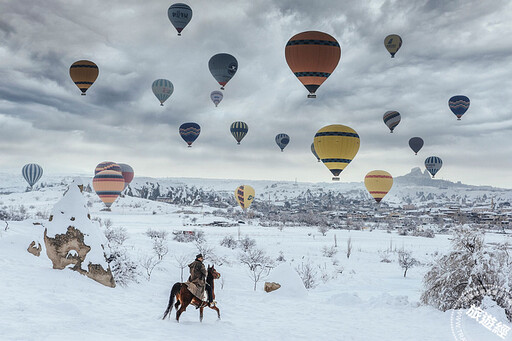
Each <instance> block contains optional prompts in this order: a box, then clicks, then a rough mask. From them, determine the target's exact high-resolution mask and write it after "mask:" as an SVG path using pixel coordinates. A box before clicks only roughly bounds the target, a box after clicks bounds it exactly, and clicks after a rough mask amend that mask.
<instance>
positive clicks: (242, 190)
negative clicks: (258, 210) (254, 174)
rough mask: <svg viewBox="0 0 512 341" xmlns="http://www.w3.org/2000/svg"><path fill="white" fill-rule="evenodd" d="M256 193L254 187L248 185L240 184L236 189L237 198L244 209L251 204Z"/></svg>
mask: <svg viewBox="0 0 512 341" xmlns="http://www.w3.org/2000/svg"><path fill="white" fill-rule="evenodd" d="M254 195H255V192H254V188H252V187H251V186H248V185H242V186H238V188H237V189H236V190H235V199H236V201H237V202H238V205H240V207H241V208H242V209H243V210H244V211H245V210H246V209H248V208H249V206H251V204H252V201H253V200H254Z"/></svg>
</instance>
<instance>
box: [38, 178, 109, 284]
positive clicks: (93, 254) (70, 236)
mask: <svg viewBox="0 0 512 341" xmlns="http://www.w3.org/2000/svg"><path fill="white" fill-rule="evenodd" d="M79 185H81V183H77V181H74V182H73V183H71V185H69V188H68V190H67V191H66V192H65V193H64V196H63V197H62V199H61V200H60V201H59V202H58V203H57V204H55V206H54V207H53V210H52V213H51V215H50V218H49V222H48V223H47V224H45V230H44V244H45V246H46V254H47V255H48V258H50V260H51V261H52V263H53V268H54V269H64V268H66V267H67V268H70V269H71V270H75V271H78V272H79V273H81V274H83V275H85V276H87V277H89V278H91V279H93V280H95V281H96V282H99V283H101V284H103V285H105V286H108V287H112V288H113V287H115V281H114V277H113V275H112V271H111V270H110V266H109V265H108V263H107V261H106V257H105V252H104V246H105V245H108V244H107V240H106V238H105V235H104V234H103V233H102V232H101V231H100V229H99V224H97V223H95V222H93V221H91V219H90V215H89V212H88V210H87V206H86V202H85V199H84V197H83V196H82V193H81V191H80V188H79Z"/></svg>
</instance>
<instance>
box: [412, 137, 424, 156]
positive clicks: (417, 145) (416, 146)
mask: <svg viewBox="0 0 512 341" xmlns="http://www.w3.org/2000/svg"><path fill="white" fill-rule="evenodd" d="M409 147H411V149H412V151H413V152H414V154H415V155H418V152H419V151H420V149H421V148H422V147H423V139H422V138H421V137H412V138H411V139H410V140H409Z"/></svg>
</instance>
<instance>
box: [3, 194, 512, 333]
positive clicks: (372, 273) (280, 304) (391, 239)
mask: <svg viewBox="0 0 512 341" xmlns="http://www.w3.org/2000/svg"><path fill="white" fill-rule="evenodd" d="M63 190H64V187H61V188H45V189H43V190H41V191H38V192H34V193H12V194H9V195H3V196H1V197H0V200H1V201H2V202H3V203H4V205H7V206H9V207H19V205H23V206H24V209H25V210H27V211H28V214H29V215H30V216H32V217H33V216H35V214H36V212H43V214H42V215H44V214H45V213H48V212H49V211H50V210H51V207H52V206H53V205H54V204H55V203H56V202H57V201H58V200H59V199H60V197H61V195H62V192H63ZM85 195H86V196H87V197H90V198H91V199H92V200H93V201H94V204H93V206H92V207H91V208H90V211H91V216H92V218H101V219H102V220H105V219H110V220H111V221H112V223H113V226H114V227H124V228H125V229H126V230H127V232H128V235H129V238H128V239H127V241H126V242H125V245H126V246H127V248H128V250H129V255H130V256H131V258H132V259H133V260H135V261H137V260H138V259H140V258H141V257H142V256H144V255H147V254H150V253H152V252H153V251H152V242H151V239H150V238H149V237H147V236H146V235H145V232H146V231H147V230H148V229H149V228H151V229H154V230H166V231H169V233H170V236H169V240H168V244H167V245H168V247H169V254H167V255H166V257H165V258H164V260H163V262H162V263H161V264H160V265H158V266H157V268H156V269H155V270H154V272H153V274H152V276H151V279H150V280H147V279H146V278H145V276H144V275H141V276H139V278H138V283H131V284H130V285H129V286H127V287H122V286H117V287H116V288H113V289H112V288H107V287H104V286H102V285H100V284H98V283H96V282H94V281H92V280H90V279H88V278H86V277H85V276H82V275H80V274H78V273H76V272H73V271H71V270H68V269H65V270H53V269H52V266H51V261H50V260H49V259H48V258H47V257H46V254H45V253H44V251H43V252H42V254H41V256H40V257H35V256H33V255H31V254H30V253H28V252H27V251H26V249H27V247H28V245H29V244H30V242H31V241H32V240H36V241H40V242H42V239H43V237H42V236H43V229H44V228H43V226H41V225H33V222H36V221H37V222H41V223H43V224H44V222H45V219H43V218H40V219H33V218H31V219H28V220H25V221H21V222H9V227H8V229H7V231H4V226H3V225H0V231H1V232H0V307H1V308H0V340H202V339H210V340H258V341H261V340H320V339H323V340H453V339H454V338H453V335H452V331H451V324H450V314H451V312H440V311H437V310H435V309H433V308H432V307H428V306H422V305H420V304H419V297H420V295H421V291H422V278H423V275H424V273H425V272H426V271H427V269H428V267H427V265H426V264H427V263H428V262H429V261H431V260H432V258H433V256H434V254H436V253H444V252H446V251H447V250H448V249H449V244H450V242H449V240H448V238H449V236H446V235H438V236H436V238H433V239H428V238H420V237H409V236H406V237H403V236H398V235H397V234H396V233H391V234H389V233H386V232H385V231H379V230H374V231H369V230H364V231H344V230H343V231H342V230H330V231H329V232H327V235H326V236H322V234H321V233H320V232H318V230H317V229H316V228H312V227H301V228H292V227H285V228H284V229H283V230H279V229H278V228H277V227H261V226H258V225H257V221H250V220H248V221H247V224H243V225H241V226H240V228H238V227H212V226H189V225H188V224H191V222H192V219H193V218H196V220H195V223H196V224H203V223H208V222H211V221H214V220H225V219H223V218H219V217H213V216H212V215H211V214H206V212H209V211H212V210H213V209H208V208H190V207H177V206H173V205H167V204H162V203H155V202H151V201H147V200H143V199H137V198H129V197H126V198H120V199H119V200H118V201H117V202H116V203H115V205H114V206H113V212H102V211H100V209H101V205H100V203H99V200H97V199H96V198H94V195H93V194H85ZM184 211H189V212H184ZM190 211H191V212H192V213H191V212H190ZM184 225H185V226H184ZM193 229H197V230H201V231H204V233H205V237H206V241H207V243H208V244H209V245H210V246H211V247H213V248H214V253H215V254H216V255H217V256H219V257H224V258H225V259H227V260H228V262H225V263H224V264H222V265H219V264H216V268H217V270H218V272H220V273H221V279H219V280H217V281H216V287H215V293H216V301H217V302H218V307H219V309H220V310H221V320H217V316H216V313H215V312H214V311H213V310H210V309H205V317H204V320H203V322H202V323H200V322H199V311H198V310H196V309H195V308H194V307H189V308H188V309H187V311H186V312H184V313H183V315H182V316H181V320H180V323H179V324H178V323H176V322H175V320H174V316H175V310H174V309H173V311H172V313H171V319H170V320H165V321H162V320H161V317H162V315H163V312H164V310H165V308H166V306H167V303H168V300H169V292H170V289H171V287H172V285H173V284H174V283H175V282H178V281H180V270H179V268H178V267H177V262H176V260H175V256H181V255H189V258H190V262H192V261H193V259H194V255H195V254H196V253H197V249H196V246H195V245H194V244H193V243H179V242H177V241H174V240H172V234H171V232H172V231H181V230H193ZM239 230H240V234H241V236H242V237H245V236H250V237H251V238H254V239H255V240H256V247H257V248H261V249H264V250H265V252H266V253H267V255H269V256H271V257H272V258H274V259H276V258H277V257H278V256H279V254H280V252H282V254H283V256H284V258H285V261H284V262H283V263H281V265H279V268H278V269H277V270H279V269H281V271H283V274H287V273H288V274H292V275H290V276H285V278H283V276H280V274H279V273H276V272H274V273H272V274H271V275H270V276H269V277H268V278H266V280H268V281H272V280H273V278H274V279H276V280H277V279H279V281H280V282H281V284H283V287H282V288H281V289H279V290H278V291H276V292H273V293H266V292H264V291H263V282H260V283H258V286H257V290H256V291H254V290H253V283H252V281H251V279H250V278H249V276H248V272H247V270H246V269H245V267H244V266H243V265H242V264H240V262H239V261H237V255H238V254H239V253H240V252H241V251H240V250H239V249H235V250H231V249H228V248H225V247H223V246H220V241H221V240H222V239H223V238H224V237H225V236H226V235H231V236H233V237H234V238H235V239H236V238H237V237H238V233H239ZM334 236H336V240H337V243H338V246H337V248H336V249H337V250H338V252H337V254H336V255H335V256H334V257H332V258H330V257H325V256H323V254H322V248H323V247H324V246H327V247H331V246H333V245H334ZM349 238H350V239H351V241H352V244H353V249H352V254H351V255H350V258H347V256H346V253H347V240H348V239H349ZM486 238H487V241H488V242H490V241H494V242H497V241H503V240H504V238H508V236H503V235H494V234H488V235H487V237H486ZM402 248H403V249H406V250H411V251H412V253H413V256H414V257H415V258H416V259H417V260H419V261H420V262H422V263H423V265H420V266H417V267H413V268H412V269H410V270H409V271H408V273H407V277H406V278H404V277H403V270H402V269H401V268H400V267H399V265H398V263H397V254H396V253H394V252H391V260H392V262H391V263H383V262H381V257H380V255H379V251H384V250H386V249H391V250H399V249H402ZM206 263H207V261H206ZM306 263H311V264H313V265H314V268H315V270H316V271H317V286H316V287H315V288H313V289H310V290H305V289H301V290H299V289H298V288H300V285H301V283H300V281H299V280H298V277H297V276H295V273H294V272H293V271H288V270H290V269H294V268H296V267H297V266H299V265H301V264H306ZM333 263H336V264H333ZM278 264H279V263H278ZM285 270H286V271H285ZM322 275H323V277H324V279H325V281H324V280H322V279H321V276H322ZM185 276H188V273H186V274H185ZM465 332H466V333H469V334H471V335H473V336H474V337H475V338H474V339H475V340H480V338H478V336H477V335H482V336H483V337H484V339H483V340H501V339H500V338H498V337H497V336H496V335H494V334H492V333H490V332H489V331H487V330H485V329H483V327H482V326H481V325H479V324H477V323H475V324H474V325H469V326H467V327H466V330H465Z"/></svg>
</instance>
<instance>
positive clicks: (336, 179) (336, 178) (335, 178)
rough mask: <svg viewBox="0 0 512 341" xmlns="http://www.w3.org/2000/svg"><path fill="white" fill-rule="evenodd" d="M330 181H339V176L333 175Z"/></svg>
mask: <svg viewBox="0 0 512 341" xmlns="http://www.w3.org/2000/svg"><path fill="white" fill-rule="evenodd" d="M332 181H340V178H338V177H337V176H334V177H333V178H332Z"/></svg>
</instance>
